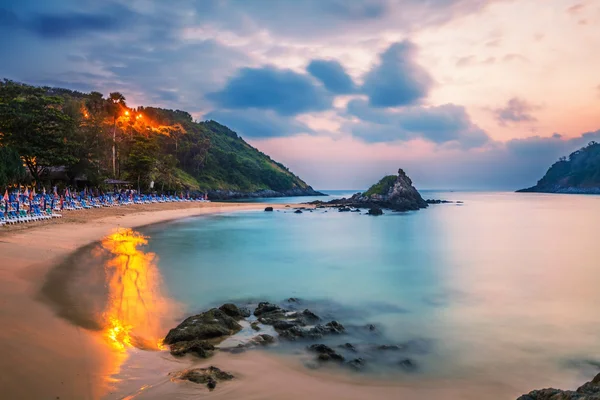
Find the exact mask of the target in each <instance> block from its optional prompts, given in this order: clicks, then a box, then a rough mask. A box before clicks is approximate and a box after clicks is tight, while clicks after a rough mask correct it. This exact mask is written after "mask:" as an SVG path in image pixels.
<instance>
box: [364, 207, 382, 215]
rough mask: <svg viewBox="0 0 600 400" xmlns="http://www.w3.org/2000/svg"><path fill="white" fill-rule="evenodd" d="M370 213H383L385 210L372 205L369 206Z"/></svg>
mask: <svg viewBox="0 0 600 400" xmlns="http://www.w3.org/2000/svg"><path fill="white" fill-rule="evenodd" d="M367 214H369V215H383V210H382V209H381V208H379V207H371V208H369V212H368V213H367Z"/></svg>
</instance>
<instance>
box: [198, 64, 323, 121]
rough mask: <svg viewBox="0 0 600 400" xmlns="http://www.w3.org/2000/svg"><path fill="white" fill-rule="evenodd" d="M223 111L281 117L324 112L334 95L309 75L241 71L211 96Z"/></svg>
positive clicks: (285, 71) (271, 69)
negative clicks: (257, 111)
mask: <svg viewBox="0 0 600 400" xmlns="http://www.w3.org/2000/svg"><path fill="white" fill-rule="evenodd" d="M207 98H208V99H209V100H212V101H213V102H215V104H216V105H217V106H219V107H222V108H227V109H246V108H257V109H264V110H273V111H275V112H277V113H279V114H280V115H296V114H301V113H305V112H309V111H322V110H326V109H328V108H329V107H331V102H332V98H331V96H330V95H329V94H328V93H327V92H326V91H325V90H324V89H323V88H322V87H321V86H319V85H317V84H316V82H314V81H313V80H312V79H311V78H310V76H308V75H304V74H299V73H296V72H294V71H292V70H289V69H278V68H275V67H270V66H267V67H262V68H242V69H240V70H239V71H238V72H237V73H236V75H235V76H233V77H232V78H231V79H230V80H229V81H228V82H227V84H226V85H225V87H224V88H223V89H221V90H220V91H218V92H213V93H209V94H208V95H207Z"/></svg>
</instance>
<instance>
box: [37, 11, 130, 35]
mask: <svg viewBox="0 0 600 400" xmlns="http://www.w3.org/2000/svg"><path fill="white" fill-rule="evenodd" d="M128 14H129V13H128V12H127V11H126V9H123V10H121V12H120V13H114V14H113V15H96V14H87V13H66V14H56V15H52V14H41V15H37V16H36V17H35V18H34V19H33V20H32V21H31V23H30V25H29V26H30V29H31V30H32V31H33V32H35V33H36V34H37V35H39V36H40V37H42V38H50V39H60V38H68V37H77V36H80V35H83V34H87V33H91V32H109V31H115V30H121V28H122V27H123V26H124V24H125V20H126V18H124V16H127V15H128ZM116 16H119V18H117V17H116Z"/></svg>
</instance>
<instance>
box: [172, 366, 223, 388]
mask: <svg viewBox="0 0 600 400" xmlns="http://www.w3.org/2000/svg"><path fill="white" fill-rule="evenodd" d="M175 379H180V380H186V381H190V382H194V383H200V384H205V385H206V386H207V387H208V388H209V389H210V390H213V389H214V388H215V387H216V386H217V382H221V381H230V380H232V379H233V375H231V374H230V373H228V372H225V371H222V370H220V369H219V368H217V367H213V366H212V365H211V366H210V367H208V368H192V369H186V370H184V371H181V372H178V373H177V374H175Z"/></svg>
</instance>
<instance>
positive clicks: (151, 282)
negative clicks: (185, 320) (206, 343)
mask: <svg viewBox="0 0 600 400" xmlns="http://www.w3.org/2000/svg"><path fill="white" fill-rule="evenodd" d="M147 243H148V242H147V240H146V238H145V237H144V236H142V235H141V234H139V233H137V232H134V231H133V230H131V229H120V230H118V231H116V232H115V233H113V234H111V235H109V236H107V237H106V238H105V239H104V240H103V241H102V247H103V248H104V249H106V250H108V251H109V252H110V253H111V255H112V258H111V259H110V260H109V261H108V262H107V263H106V265H105V270H106V281H107V285H108V291H109V296H108V303H107V304H108V305H107V307H106V310H105V312H104V313H103V317H104V320H105V329H104V336H105V338H106V339H107V340H108V342H109V343H110V344H111V346H112V347H113V348H114V349H116V350H119V351H124V350H125V349H127V348H128V347H131V346H135V347H138V348H142V349H152V350H159V349H162V348H163V346H162V335H161V329H160V318H161V316H162V315H163V314H164V313H165V312H166V311H167V309H168V304H169V303H168V301H167V299H165V298H163V297H162V296H161V295H160V292H159V284H160V275H159V272H158V269H157V267H156V265H155V255H154V254H153V253H144V252H143V251H141V250H140V249H139V248H138V247H140V246H143V245H146V244H147Z"/></svg>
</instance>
